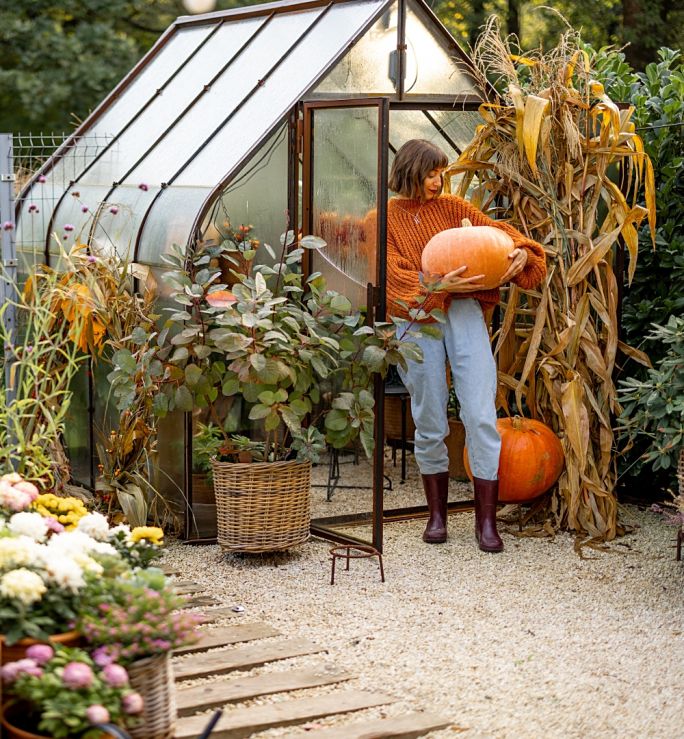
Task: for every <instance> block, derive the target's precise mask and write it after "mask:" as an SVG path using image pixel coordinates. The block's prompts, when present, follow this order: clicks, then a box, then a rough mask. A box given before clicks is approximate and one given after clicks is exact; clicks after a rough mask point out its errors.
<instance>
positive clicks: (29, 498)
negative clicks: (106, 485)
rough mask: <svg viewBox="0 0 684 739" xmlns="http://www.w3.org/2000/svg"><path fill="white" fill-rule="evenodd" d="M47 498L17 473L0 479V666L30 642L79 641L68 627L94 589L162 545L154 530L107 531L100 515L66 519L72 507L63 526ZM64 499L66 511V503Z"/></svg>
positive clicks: (21, 653)
mask: <svg viewBox="0 0 684 739" xmlns="http://www.w3.org/2000/svg"><path fill="white" fill-rule="evenodd" d="M45 497H46V496H45V495H43V496H40V495H39V494H38V490H37V489H36V488H35V486H34V485H32V484H31V483H28V482H26V481H24V480H22V479H21V477H20V476H19V475H18V474H16V473H11V474H9V475H4V476H3V477H2V478H0V635H1V636H0V660H1V661H2V662H9V661H13V660H17V659H20V658H21V657H23V656H24V652H25V650H26V649H27V648H28V647H29V646H31V645H32V644H34V643H35V642H36V641H43V642H45V641H51V642H58V643H62V644H67V645H75V644H78V643H79V641H80V639H81V634H80V633H79V631H78V630H76V629H74V625H75V622H76V620H77V618H78V614H79V612H80V609H81V608H82V607H83V605H84V603H87V602H89V600H90V598H91V597H92V596H93V593H94V591H95V588H96V586H97V587H100V586H105V585H106V584H111V583H112V582H114V581H115V580H116V579H117V578H119V577H120V576H121V575H123V574H124V573H126V572H128V571H130V570H131V567H144V566H146V565H147V564H148V563H149V562H150V561H151V559H152V558H153V557H154V556H155V555H156V553H157V547H158V544H159V542H160V536H161V534H162V532H161V530H159V529H153V528H145V529H138V530H135V529H134V530H133V531H131V530H130V529H128V527H125V526H120V527H115V528H111V527H110V526H109V524H108V522H107V520H106V518H105V517H104V516H102V515H101V514H99V513H88V512H85V514H84V515H79V516H78V518H77V520H76V521H74V520H72V519H70V518H68V517H69V516H70V515H71V514H73V512H74V510H75V509H74V508H73V507H71V508H70V509H69V512H68V513H65V514H64V517H65V518H66V519H67V520H66V521H65V523H66V525H67V526H71V528H70V529H67V528H66V526H65V525H64V524H62V523H60V521H58V520H57V518H56V517H55V514H57V515H58V514H59V505H58V504H56V503H55V504H54V505H53V502H52V498H51V497H50V498H49V500H48V501H47V502H48V503H49V505H50V508H47V507H46V506H45V505H43V504H42V503H40V501H41V499H43V500H44V499H45ZM48 497H49V496H48ZM53 497H55V498H56V496H53ZM57 500H59V499H57ZM62 500H64V502H65V504H66V506H67V507H69V505H70V504H69V499H62ZM53 509H56V510H55V514H53ZM64 510H66V508H65V509H64ZM44 514H47V515H44Z"/></svg>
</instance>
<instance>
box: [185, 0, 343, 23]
mask: <svg viewBox="0 0 684 739" xmlns="http://www.w3.org/2000/svg"><path fill="white" fill-rule="evenodd" d="M330 2H331V0H279V2H274V3H261V4H259V5H249V6H247V7H244V8H232V9H230V10H217V11H215V12H214V13H204V14H202V15H182V16H180V17H179V18H176V20H175V21H174V24H173V25H174V26H177V27H178V26H183V27H184V28H187V27H188V26H196V25H200V24H201V25H205V24H207V23H212V22H213V21H220V20H223V19H226V18H227V19H229V20H231V21H233V20H244V19H245V18H255V17H257V16H260V15H268V14H270V13H292V12H297V11H298V10H312V9H313V8H321V7H325V6H326V5H328V4H329V3H330ZM333 2H334V4H335V5H341V4H342V3H353V2H357V0H333Z"/></svg>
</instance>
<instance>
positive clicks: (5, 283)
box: [0, 133, 17, 403]
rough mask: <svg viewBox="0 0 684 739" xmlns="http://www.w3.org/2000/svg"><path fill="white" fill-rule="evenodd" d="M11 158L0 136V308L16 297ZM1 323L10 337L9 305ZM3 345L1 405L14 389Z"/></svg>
mask: <svg viewBox="0 0 684 739" xmlns="http://www.w3.org/2000/svg"><path fill="white" fill-rule="evenodd" d="M14 179H15V175H14V158H13V154H12V134H11V133H0V223H2V231H0V238H2V270H3V274H2V279H0V299H1V300H2V303H1V305H5V302H6V301H7V300H10V299H11V300H12V301H13V300H14V298H16V295H15V292H14V286H15V285H16V281H17V250H16V243H15V234H16V230H15V226H16V224H15V222H14ZM3 321H4V324H5V330H6V331H7V334H6V335H8V336H10V337H13V335H14V331H15V329H16V315H15V309H14V305H13V302H12V303H9V304H8V305H6V306H5V310H4V312H3ZM12 343H14V342H12V341H11V342H10V343H9V345H8V344H7V343H6V344H5V348H4V349H5V361H4V362H3V366H4V370H5V393H6V396H5V398H6V400H5V402H7V403H10V402H11V401H12V399H13V396H14V390H13V389H12V388H11V387H10V365H11V362H10V359H11V356H12V349H11V344H12Z"/></svg>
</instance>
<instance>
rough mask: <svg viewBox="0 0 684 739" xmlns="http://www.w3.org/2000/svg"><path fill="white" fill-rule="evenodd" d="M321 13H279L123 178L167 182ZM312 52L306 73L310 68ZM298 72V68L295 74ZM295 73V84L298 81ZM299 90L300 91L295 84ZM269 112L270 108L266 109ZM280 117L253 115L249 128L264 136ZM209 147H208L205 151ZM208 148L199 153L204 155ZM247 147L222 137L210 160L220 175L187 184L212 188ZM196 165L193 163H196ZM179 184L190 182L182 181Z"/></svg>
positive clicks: (267, 87) (266, 90) (204, 175)
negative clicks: (215, 160)
mask: <svg viewBox="0 0 684 739" xmlns="http://www.w3.org/2000/svg"><path fill="white" fill-rule="evenodd" d="M320 13H321V8H316V9H315V10H311V11H306V12H301V13H287V14H278V15H276V16H275V17H274V19H273V20H272V21H271V22H270V23H269V24H268V26H267V27H266V28H265V29H264V31H263V33H261V34H259V36H257V37H256V39H253V40H252V42H251V43H250V44H249V45H248V46H247V47H246V48H245V49H244V50H243V51H242V53H241V54H240V55H239V56H238V57H237V58H236V59H235V60H234V61H233V63H232V64H231V65H230V66H229V67H228V68H227V69H226V71H225V72H224V73H223V74H222V75H221V76H220V77H219V78H218V79H217V80H216V81H215V82H214V84H213V85H212V86H211V89H210V90H209V91H208V92H207V93H206V95H203V96H202V97H201V98H200V99H199V100H198V101H197V102H196V103H195V104H194V105H193V107H192V108H191V109H190V110H189V111H188V112H187V113H186V114H185V115H184V116H183V117H182V118H181V119H180V120H179V121H178V122H177V123H176V125H175V126H174V128H173V129H172V130H171V131H170V132H169V133H168V135H167V136H165V137H164V138H163V139H162V140H161V141H160V142H159V144H158V145H157V146H156V147H154V148H153V149H152V150H151V151H150V152H149V153H148V155H147V157H146V158H145V159H144V160H143V161H142V162H141V163H140V165H139V166H138V167H136V168H135V170H134V171H133V172H132V173H131V174H130V175H129V177H128V178H127V181H128V182H132V183H136V184H137V183H138V182H147V183H150V182H154V183H156V184H158V183H160V182H162V181H168V180H170V179H171V177H172V176H173V175H174V174H175V173H176V171H177V170H178V169H179V168H180V167H181V166H182V165H183V164H184V163H185V162H186V161H188V160H189V159H192V158H193V156H194V154H195V152H196V151H197V147H198V146H200V145H201V144H203V143H204V142H205V140H206V139H207V138H208V137H209V136H210V135H211V134H212V132H213V131H214V129H215V128H216V127H217V126H218V125H219V124H220V122H221V121H222V120H223V119H224V118H226V116H228V115H229V113H230V111H231V110H233V109H234V108H235V107H236V106H237V105H238V104H239V103H240V101H241V100H242V99H243V98H244V97H245V96H247V95H248V94H249V93H250V92H251V91H252V90H254V88H255V87H256V86H257V85H258V83H259V80H261V79H262V78H263V77H264V76H265V75H266V73H267V72H268V71H269V70H270V69H271V67H272V66H273V65H274V64H275V62H276V61H277V60H278V59H279V58H280V57H281V56H282V55H283V54H284V53H285V52H286V51H287V50H288V49H289V48H290V47H291V46H292V44H293V43H294V42H295V41H296V40H297V39H298V38H299V37H300V36H301V35H302V34H303V33H304V32H305V31H306V29H307V28H308V27H309V26H310V25H311V24H312V23H313V22H314V20H315V19H316V18H317V17H318V15H319V14H320ZM315 58H316V57H315V55H313V53H312V54H310V55H309V58H308V59H307V64H306V65H304V66H303V67H302V70H303V69H306V67H307V66H308V67H309V68H310V67H311V66H313V65H312V64H311V59H315ZM297 72H298V74H299V72H300V70H297ZM298 74H297V75H294V80H295V81H296V82H298V80H297V76H298ZM288 82H289V84H288V85H287V87H288V88H291V87H292V83H293V79H292V77H291V78H290V79H289V80H288ZM272 87H273V83H272V82H271V79H269V80H268V82H267V83H266V84H265V85H264V89H263V90H262V89H261V88H260V89H259V92H260V93H261V94H262V95H264V94H265V96H266V97H269V95H270V94H271V93H272ZM297 87H298V88H299V89H298V91H297V92H299V90H300V89H301V87H300V86H299V85H297ZM269 107H270V109H271V110H272V109H273V107H272V106H269ZM281 115H282V113H281V114H280V115H278V116H268V117H266V118H264V116H263V113H262V115H261V116H254V115H251V116H250V117H249V118H248V119H247V123H246V124H244V123H243V125H246V126H247V128H248V129H249V130H250V132H251V133H252V136H254V135H255V134H256V135H259V134H263V133H264V131H265V130H267V129H268V128H269V127H270V125H272V124H273V123H274V122H275V121H276V120H277V119H278V118H279V117H281ZM207 148H209V147H207ZM207 148H205V149H204V150H203V153H206V151H207ZM246 152H247V149H246V148H245V147H244V146H243V145H242V144H241V142H234V141H233V140H232V138H228V139H223V140H222V141H221V146H220V147H219V148H218V149H213V151H212V154H211V157H210V159H211V158H212V157H216V158H217V160H218V161H217V162H216V165H217V167H216V168H217V169H218V170H219V172H220V175H219V176H215V175H214V174H213V173H212V174H208V173H204V172H203V171H201V168H200V172H199V173H198V175H197V176H196V177H195V178H194V179H192V180H190V182H191V183H192V184H201V185H202V184H215V183H216V182H218V181H219V180H220V177H221V175H223V174H225V173H226V172H227V171H228V167H227V166H223V162H226V161H228V162H235V161H237V160H238V159H239V158H240V157H242V156H244V155H245V153H246ZM194 162H197V159H195V160H194ZM177 184H189V182H188V180H187V179H185V180H184V181H183V182H179V183H177Z"/></svg>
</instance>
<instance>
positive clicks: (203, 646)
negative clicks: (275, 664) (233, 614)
mask: <svg viewBox="0 0 684 739" xmlns="http://www.w3.org/2000/svg"><path fill="white" fill-rule="evenodd" d="M201 634H202V636H201V637H200V640H199V641H198V642H195V643H194V644H188V646H187V647H180V648H179V649H176V650H174V652H173V653H174V654H191V653H193V652H205V651H206V650H207V649H214V648H215V647H226V646H228V645H229V644H238V643H239V642H244V641H254V639H267V638H268V637H270V636H280V632H279V631H278V629H274V628H273V627H272V626H269V625H268V624H262V623H255V624H235V625H231V626H219V627H218V628H215V629H211V630H209V629H202V631H201Z"/></svg>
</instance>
